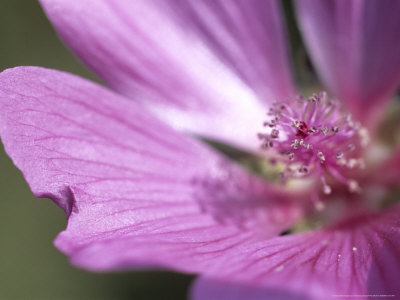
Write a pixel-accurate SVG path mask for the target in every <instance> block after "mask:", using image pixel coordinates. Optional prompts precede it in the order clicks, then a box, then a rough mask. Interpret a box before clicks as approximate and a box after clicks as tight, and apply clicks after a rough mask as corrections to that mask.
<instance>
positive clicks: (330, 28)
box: [295, 0, 400, 123]
mask: <svg viewBox="0 0 400 300" xmlns="http://www.w3.org/2000/svg"><path fill="white" fill-rule="evenodd" d="M295 3H296V4H297V5H296V6H297V12H298V17H299V21H300V25H301V28H302V31H303V35H304V38H305V42H306V46H307V47H308V49H309V51H310V53H311V58H312V60H313V62H314V64H315V67H316V68H317V71H318V72H319V74H320V75H321V77H322V79H323V81H324V82H325V84H326V85H327V87H328V88H329V89H331V90H332V91H333V92H334V93H335V94H336V95H337V96H338V97H340V98H341V99H342V100H343V101H345V102H346V104H347V105H348V106H349V108H350V109H352V110H353V112H354V114H356V115H357V117H358V118H359V119H362V121H364V122H366V123H368V122H371V123H373V122H374V121H376V117H377V115H380V114H381V113H382V111H383V110H384V106H383V103H384V102H385V101H387V100H389V99H390V97H391V96H392V95H393V93H394V92H395V90H396V88H397V87H398V85H399V83H400V39H399V32H400V18H399V17H398V16H399V14H400V1H397V0H386V1H375V0H362V1H341V0H322V1H314V0H305V1H304V0H302V1H295Z"/></svg>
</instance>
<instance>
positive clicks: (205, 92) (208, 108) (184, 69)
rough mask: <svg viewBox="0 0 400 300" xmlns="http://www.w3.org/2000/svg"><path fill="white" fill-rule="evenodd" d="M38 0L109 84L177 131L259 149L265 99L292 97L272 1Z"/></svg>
mask: <svg viewBox="0 0 400 300" xmlns="http://www.w3.org/2000/svg"><path fill="white" fill-rule="evenodd" d="M41 3H42V5H43V7H44V9H45V11H46V13H47V15H48V17H49V18H50V20H51V22H52V23H53V25H54V26H55V28H56V29H57V31H58V32H59V34H60V36H61V37H62V39H63V40H64V41H65V42H66V44H67V45H68V46H69V47H70V48H71V49H72V50H73V51H74V52H75V53H76V54H77V55H78V57H80V58H81V59H82V60H83V61H84V62H85V63H86V64H87V65H88V66H89V67H90V68H91V69H92V70H94V71H95V72H96V73H97V74H98V75H99V76H100V77H101V78H102V79H103V80H104V81H105V82H107V83H108V84H109V85H110V86H111V87H113V88H114V89H116V90H117V91H119V92H120V93H122V94H124V95H127V96H129V97H133V98H134V99H135V100H136V101H140V102H141V103H142V104H143V105H146V106H148V108H149V109H151V110H152V111H154V112H156V113H157V114H158V115H159V117H160V118H162V119H164V120H167V121H168V122H169V123H170V124H172V125H174V126H175V127H176V128H178V129H183V130H188V131H190V132H192V133H195V134H200V135H204V136H207V137H211V138H215V139H220V140H222V141H225V142H230V143H233V144H234V145H240V146H242V147H245V148H249V149H254V148H256V147H257V145H258V144H257V142H256V139H255V135H256V133H257V132H258V129H259V128H260V126H261V124H262V121H263V119H264V114H265V112H266V108H265V107H266V106H265V103H269V102H270V101H272V100H275V99H276V98H284V97H287V96H289V95H291V94H293V91H294V89H293V84H292V78H291V74H290V68H289V63H288V55H287V54H288V53H287V49H286V41H285V36H284V28H283V24H282V23H283V22H282V20H281V14H280V7H279V4H278V2H277V1H275V0H268V1H267V0H249V1H245V2H243V1H240V0H236V1H224V0H208V1H189V0H180V1H164V0H161V1H157V0H153V1H148V0H136V1H124V0H112V1H97V0H84V1H70V0H56V1H54V0H41ZM138 96H140V97H138ZM233 132H234V133H233Z"/></svg>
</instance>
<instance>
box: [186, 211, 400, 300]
mask: <svg viewBox="0 0 400 300" xmlns="http://www.w3.org/2000/svg"><path fill="white" fill-rule="evenodd" d="M399 216H400V206H399V205H397V207H395V208H393V209H391V210H390V211H386V212H385V213H382V214H380V215H374V216H372V215H369V216H367V215H364V216H360V217H358V218H354V219H352V220H348V221H345V222H343V223H341V224H338V225H336V226H334V227H332V228H329V229H325V230H321V231H317V232H310V233H304V234H296V235H288V236H283V237H277V238H273V239H270V240H267V241H261V242H256V243H252V242H250V243H247V244H246V245H240V246H238V247H237V248H236V249H231V252H230V254H227V253H226V254H225V255H224V257H221V259H220V261H219V263H215V264H214V265H213V269H209V270H208V274H205V276H204V277H203V278H200V279H199V280H198V281H197V283H196V284H195V286H194V287H193V290H192V294H193V298H194V299H220V298H218V295H221V293H222V291H223V294H224V297H225V298H226V299H244V298H243V297H244V296H245V295H247V296H246V297H245V299H329V298H331V297H340V296H339V295H342V298H345V299H350V298H352V297H355V296H356V295H359V298H360V299H367V298H368V296H367V295H386V296H387V297H389V296H390V295H395V296H393V297H398V296H399V295H400V286H399V285H398V280H397V278H398V277H399V275H400V218H399ZM247 293H248V294H247ZM362 295H363V296H362Z"/></svg>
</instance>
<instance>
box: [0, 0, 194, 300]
mask: <svg viewBox="0 0 400 300" xmlns="http://www.w3.org/2000/svg"><path fill="white" fill-rule="evenodd" d="M71 1H79V0H71ZM0 43H1V44H0V70H3V69H6V68H10V67H14V66H18V65H38V66H45V67H48V68H54V69H59V70H65V71H69V72H72V73H75V74H80V75H82V76H85V77H88V78H91V79H94V76H93V75H91V74H90V73H89V72H88V71H87V70H86V69H85V68H84V67H83V66H82V65H81V64H80V63H79V62H78V61H77V60H76V59H75V58H74V57H73V55H72V54H71V53H69V52H68V50H67V49H66V48H65V47H64V45H63V44H62V43H61V42H60V41H59V39H58V38H57V35H56V34H55V32H54V30H53V29H52V27H51V25H50V23H49V22H48V21H47V19H46V17H45V16H44V14H43V12H42V10H41V8H40V6H39V4H38V3H37V1H35V0H0ZM0 149H1V150H0V199H1V201H0V243H1V244H0V299H6V300H8V299H10V300H12V299H43V300H45V299H185V298H186V293H187V288H188V286H189V284H190V282H191V280H192V277H190V276H184V275H180V274H176V273H167V272H144V271H143V272H130V273H118V274H117V273H115V274H93V273H88V272H85V271H83V270H80V269H77V268H74V267H73V266H70V264H69V262H68V259H67V258H66V257H65V256H64V255H63V254H61V253H60V252H58V251H57V250H56V248H55V247H54V246H53V239H54V238H55V236H56V235H57V233H58V232H60V231H61V230H63V229H64V227H65V224H66V222H65V215H64V213H63V211H62V210H61V209H59V208H58V207H57V206H56V205H55V204H53V203H52V202H51V201H50V200H47V199H36V198H35V197H34V196H33V195H32V193H31V192H30V190H29V188H28V186H27V184H26V183H25V181H24V179H23V177H22V174H21V173H20V172H19V171H18V170H17V169H16V168H15V167H14V166H13V164H12V163H11V161H10V159H9V158H8V157H7V156H6V155H5V153H4V150H3V147H2V146H0Z"/></svg>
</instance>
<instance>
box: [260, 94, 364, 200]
mask: <svg viewBox="0 0 400 300" xmlns="http://www.w3.org/2000/svg"><path fill="white" fill-rule="evenodd" d="M267 115H268V117H269V119H268V120H267V121H266V122H264V126H265V128H266V129H265V132H263V133H259V134H258V136H259V138H260V140H261V141H262V148H263V149H265V150H268V151H272V152H273V153H275V154H277V157H276V159H277V160H278V161H280V162H281V163H283V164H284V169H283V171H282V172H281V179H282V181H283V182H286V181H287V180H288V179H291V178H309V177H313V178H318V180H319V181H320V183H321V184H320V186H321V191H322V194H325V195H328V194H331V193H332V188H331V186H330V185H329V184H328V180H327V179H329V182H330V181H331V180H332V179H335V180H336V181H339V182H341V183H343V184H345V185H347V187H348V189H349V191H350V192H353V193H356V192H360V191H361V188H360V186H359V184H358V183H357V181H355V180H354V179H352V178H348V177H347V174H348V173H350V172H349V170H351V169H354V168H364V161H363V159H362V157H361V156H362V154H363V152H364V151H363V149H364V148H365V147H366V146H367V145H368V140H369V139H368V133H367V131H366V130H365V129H364V128H363V127H362V126H361V124H360V123H359V122H357V121H354V120H353V118H352V116H351V115H350V114H349V113H347V112H345V111H344V110H343V108H342V107H341V105H340V103H339V102H338V101H337V100H335V99H330V98H328V96H327V94H326V93H325V92H321V93H319V94H313V95H312V96H311V97H309V98H304V97H297V98H295V99H287V100H284V101H275V102H274V103H273V105H272V107H271V109H270V111H269V112H268V114H267Z"/></svg>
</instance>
